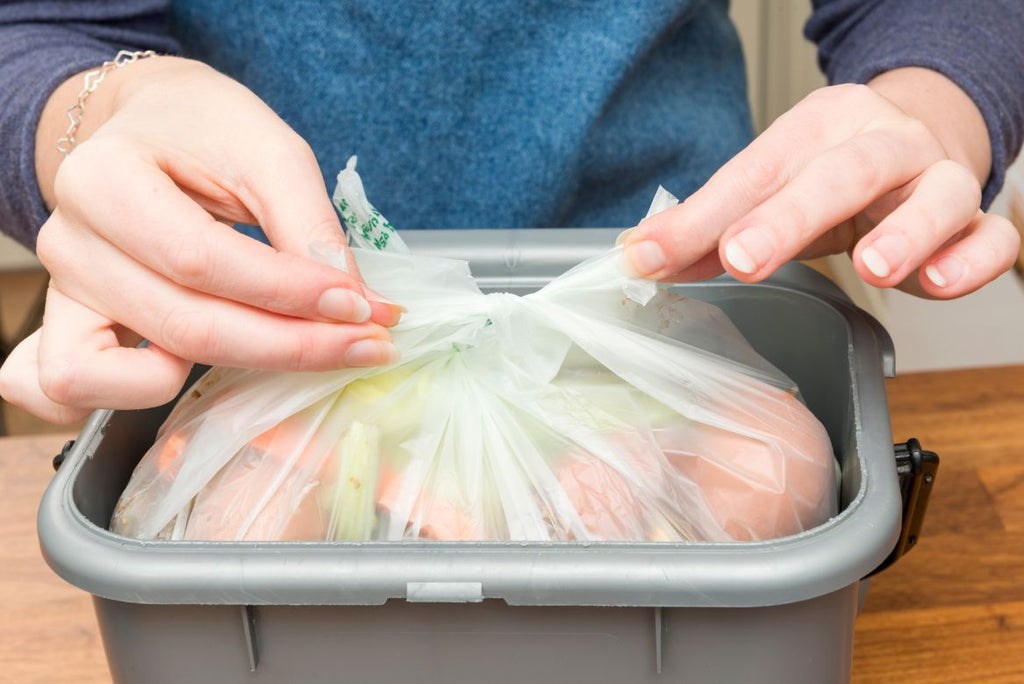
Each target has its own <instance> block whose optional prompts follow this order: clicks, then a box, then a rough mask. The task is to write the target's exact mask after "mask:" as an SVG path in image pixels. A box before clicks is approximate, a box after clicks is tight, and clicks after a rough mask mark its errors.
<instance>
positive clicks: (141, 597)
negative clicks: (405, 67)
mask: <svg viewBox="0 0 1024 684" xmlns="http://www.w3.org/2000/svg"><path fill="white" fill-rule="evenodd" d="M431 232H432V236H431V237H432V238H433V237H436V236H437V234H438V233H441V234H460V233H464V231H431ZM488 232H491V231H488ZM505 232H506V233H508V232H515V231H505ZM527 232H529V231H527ZM551 232H552V233H555V232H558V231H551ZM562 232H565V231H562ZM587 232H588V233H591V234H594V233H599V232H602V231H587ZM604 233H605V236H604V237H613V236H614V234H615V231H604ZM572 234H573V238H574V240H578V238H579V235H580V234H579V233H578V232H575V231H573V232H572ZM555 237H556V238H557V236H555ZM410 242H415V240H413V241H410ZM609 242H610V239H609V240H605V239H603V238H602V239H598V240H596V241H595V242H594V244H597V245H602V246H606V245H607V244H608V243H609ZM577 246H578V243H577ZM414 248H415V247H414ZM442 248H443V247H442ZM506 265H507V264H506ZM474 272H476V271H475V270H474ZM501 277H502V279H503V282H508V281H509V280H510V276H509V275H508V274H505V275H502V276H501ZM511 279H512V280H514V277H513V278H511ZM480 280H481V282H482V284H484V285H486V281H487V278H486V276H485V277H482V278H480ZM710 282H713V283H714V284H716V285H726V286H730V287H732V286H737V287H746V288H749V287H759V288H772V289H774V290H777V291H779V292H783V293H786V294H787V295H788V296H796V297H809V298H812V299H814V300H817V301H818V302H820V303H822V304H823V305H825V306H828V307H830V308H831V309H833V310H834V311H835V312H836V313H837V314H838V315H839V316H840V317H841V318H842V319H843V321H844V323H845V325H846V326H847V330H848V333H849V336H848V340H849V346H848V349H847V353H848V355H849V356H850V369H851V377H850V381H851V390H852V395H853V410H854V414H855V415H854V419H855V420H854V424H855V425H856V426H857V427H856V434H855V435H854V436H853V448H854V449H855V450H856V452H857V453H858V455H859V457H860V458H859V463H860V467H861V482H860V489H859V491H858V492H857V494H856V496H855V497H854V499H853V500H851V501H850V502H849V503H848V505H847V506H846V507H845V508H844V510H843V511H841V512H840V513H839V514H838V515H837V516H835V517H833V518H832V519H830V520H829V521H827V522H825V523H824V524H822V525H820V526H818V527H816V528H814V529H812V530H808V531H806V532H802V533H800V534H797V535H793V536H789V537H784V538H780V539H773V540H769V541H763V542H744V543H687V544H670V543H661V542H642V543H626V542H591V543H588V542H564V543H548V542H414V541H402V542H166V541H160V542H156V541H140V540H134V539H129V538H126V537H121V536H118V535H115V534H113V533H111V532H109V531H107V530H105V529H102V528H100V527H98V526H96V525H95V524H93V523H92V522H90V521H89V520H88V519H87V518H86V517H85V515H84V514H82V512H81V511H79V510H78V508H77V506H76V505H75V502H74V497H73V486H74V482H75V480H76V477H77V475H78V473H79V471H80V470H81V469H82V467H83V465H84V464H85V462H86V461H87V460H88V459H89V458H91V456H92V454H93V452H94V451H95V449H96V447H97V445H98V444H99V442H100V440H101V439H102V438H103V435H104V432H105V426H106V424H107V422H108V420H109V419H110V417H111V415H112V414H113V412H112V411H97V412H96V413H94V414H93V415H92V416H91V417H90V419H89V420H88V422H87V423H86V425H85V427H84V429H83V431H82V433H81V435H80V437H79V439H78V440H77V441H76V443H75V445H74V447H73V448H72V450H71V451H70V453H69V454H68V455H67V458H66V459H65V462H64V464H63V465H62V466H61V467H60V469H59V470H58V472H57V473H56V475H55V476H54V478H53V480H52V482H51V483H50V485H49V487H48V488H47V490H46V492H45V494H44V496H43V499H42V501H41V504H40V509H39V516H38V533H39V540H40V548H41V550H42V552H43V556H44V558H45V560H46V562H47V563H48V564H49V565H50V567H51V568H52V569H53V570H54V571H55V572H56V573H57V574H58V575H60V576H61V577H62V578H63V579H65V580H66V581H68V582H69V583H71V584H73V585H75V586H77V587H79V588H81V589H83V590H85V591H88V592H89V593H91V594H94V595H96V596H100V597H103V598H106V599H112V600H116V601H123V602H129V603H141V604H222V605H325V606H326V605H378V604H382V603H384V602H385V601H387V600H391V599H408V600H420V599H418V598H417V597H419V596H421V595H422V592H421V589H422V587H424V586H427V587H430V591H429V592H427V593H428V594H429V596H430V598H429V599H427V600H431V601H440V602H447V601H450V602H463V601H476V600H483V599H501V600H504V601H505V602H507V603H508V604H510V605H522V606H568V605H572V606H636V607H733V608H750V607H767V606H776V605H783V604H788V603H794V602H797V601H803V600H809V599H813V598H816V597H819V596H822V595H825V594H829V593H832V592H834V591H838V590H840V589H843V588H845V587H847V586H849V585H850V584H852V583H855V582H857V581H859V580H860V579H861V578H862V577H864V576H865V575H867V574H869V573H870V572H871V571H872V570H873V569H874V568H875V567H877V565H878V564H879V563H881V562H882V561H883V560H884V559H885V558H886V557H887V555H888V554H889V552H890V551H891V549H892V548H893V546H894V545H895V543H896V539H897V536H898V533H899V526H900V514H901V505H900V495H899V491H898V487H897V480H896V473H895V466H894V461H893V440H892V436H891V431H890V428H889V416H888V407H887V402H886V395H885V386H884V376H885V375H892V373H893V350H892V342H891V340H890V338H889V336H888V334H887V333H886V331H885V330H884V328H883V327H882V326H881V325H880V324H879V323H878V322H877V321H876V320H875V319H873V318H872V317H871V316H869V315H868V314H866V313H865V312H863V311H861V310H860V309H858V308H856V307H855V306H854V305H853V304H852V303H851V302H850V300H849V299H848V298H847V297H846V295H845V294H843V293H842V291H841V290H839V289H838V288H837V287H835V286H834V285H833V284H832V283H831V282H830V281H828V280H827V279H826V278H824V276H821V275H820V274H818V273H816V272H814V271H813V270H812V269H810V268H808V267H805V266H802V265H799V264H790V265H787V266H786V267H784V268H783V269H781V270H780V271H779V272H777V273H776V275H774V276H772V277H771V278H770V279H768V280H767V281H764V282H763V283H761V284H758V285H749V284H745V283H739V282H737V281H735V280H732V279H731V278H728V277H727V276H724V277H720V278H718V279H715V280H714V281H710ZM528 284H529V283H526V282H525V281H524V286H526V285H528ZM871 359H876V360H877V361H876V362H871V361H870V360H871ZM865 360H867V362H865ZM865 426H870V428H871V429H865ZM411 550H415V553H409V552H410V551H411ZM282 555H285V556H286V558H285V559H284V560H283V561H282Z"/></svg>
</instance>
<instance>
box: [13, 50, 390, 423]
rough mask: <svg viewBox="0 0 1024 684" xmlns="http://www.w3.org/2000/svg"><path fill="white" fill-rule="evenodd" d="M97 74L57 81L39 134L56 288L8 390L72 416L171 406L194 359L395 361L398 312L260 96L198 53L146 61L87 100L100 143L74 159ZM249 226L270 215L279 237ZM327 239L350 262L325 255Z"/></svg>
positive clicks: (44, 254)
mask: <svg viewBox="0 0 1024 684" xmlns="http://www.w3.org/2000/svg"><path fill="white" fill-rule="evenodd" d="M81 82H82V81H81V77H79V76H76V77H74V78H72V79H69V81H68V82H66V83H65V84H64V85H63V86H61V88H59V89H58V90H57V91H56V92H55V93H54V95H53V96H52V97H51V98H50V101H49V103H48V104H47V107H46V110H45V111H44V113H43V118H42V121H41V124H40V128H39V132H38V135H39V141H38V144H37V151H36V152H37V155H36V165H37V171H38V175H39V179H40V187H41V190H42V192H43V197H44V200H46V202H47V204H48V205H49V206H50V207H52V208H53V214H52V215H51V217H50V219H49V220H48V221H47V222H46V224H45V225H44V226H43V227H42V230H41V231H40V233H39V239H38V244H37V253H38V256H39V258H40V260H41V261H42V262H43V265H44V266H45V267H46V269H47V270H48V271H49V272H50V275H51V282H50V289H49V292H48V295H47V303H46V314H45V318H44V322H43V326H42V328H41V330H40V331H39V332H37V333H36V334H35V335H33V336H32V337H30V338H29V339H28V340H26V341H25V342H24V343H23V344H22V345H20V346H19V347H18V349H17V350H15V352H14V353H13V354H12V355H11V357H10V358H9V360H8V361H7V363H6V364H5V365H4V367H3V369H2V371H0V392H2V394H3V396H4V397H5V398H7V399H8V400H9V401H11V402H12V403H14V404H18V405H20V406H23V407H24V408H26V409H28V410H29V411H32V412H33V413H36V414H38V415H40V416H42V417H44V418H47V419H49V420H53V421H56V422H66V421H70V420H74V419H76V418H79V417H81V416H83V415H84V414H85V413H87V411H88V410H89V409H93V408H138V407H145V406H153V405H158V404H160V403H163V402H166V401H168V400H170V399H172V398H173V397H174V395H175V394H176V393H177V391H178V390H179V389H180V387H181V385H182V383H183V382H184V380H185V378H186V376H187V374H188V371H189V368H190V367H191V362H193V361H197V362H202V363H208V364H221V365H228V366H242V367H251V368H262V369H269V370H292V371H303V370H308V371H312V370H323V369H332V368H339V367H343V366H366V365H377V364H384V363H388V362H390V361H393V360H394V358H395V356H396V351H395V348H394V346H393V345H392V344H391V342H390V335H389V333H388V331H387V329H386V326H389V325H393V324H394V323H395V322H397V320H398V316H399V311H398V308H397V307H395V306H394V305H392V304H390V303H388V302H384V301H382V300H381V299H380V298H379V297H378V296H376V295H375V294H374V293H373V292H372V291H369V290H367V289H366V288H364V286H363V284H362V282H361V279H360V277H359V273H358V271H357V269H356V267H355V264H354V262H353V260H352V259H351V254H349V253H348V248H347V247H346V246H345V244H344V240H343V236H342V230H341V226H340V224H339V221H338V218H337V216H336V214H335V212H334V209H333V207H332V206H331V204H330V201H329V199H328V196H327V193H326V191H325V188H324V183H323V179H322V177H321V174H320V170H319V167H318V165H317V162H316V159H315V158H314V156H313V153H312V151H311V150H310V148H309V146H308V145H307V144H306V143H305V142H304V141H303V140H302V139H301V138H300V137H299V136H298V135H297V134H296V133H295V132H294V131H292V130H291V129H290V128H289V127H288V126H287V125H286V124H285V123H284V122H283V121H282V120H281V119H280V118H278V117H277V116H276V115H275V114H274V113H273V112H272V111H271V110H270V109H269V108H268V107H267V106H266V105H265V104H264V103H263V102H262V101H260V99H259V98H257V97H256V96H255V95H254V94H253V93H252V92H250V91H249V90H247V89H246V88H245V87H243V86H242V85H240V84H238V83H237V82H235V81H233V80H231V79H230V78H228V77H226V76H223V75H221V74H219V73H217V72H216V71H214V70H213V69H211V68H209V67H207V66H204V65H202V64H200V63H197V62H192V61H189V60H183V59H177V58H171V57H155V58H150V59H146V60H140V61H138V62H136V63H134V64H131V65H130V66H128V67H125V68H123V69H116V70H114V71H112V72H110V73H109V74H108V77H107V79H106V80H105V81H104V83H103V84H102V85H101V86H100V87H99V88H98V89H97V90H96V92H95V93H94V94H93V95H92V96H91V97H90V98H89V100H87V103H86V109H85V115H84V120H83V127H82V130H81V131H80V133H79V140H82V139H83V138H85V140H84V142H80V143H79V145H78V147H77V148H75V149H74V150H73V151H72V153H71V154H70V155H69V156H68V157H67V158H66V159H64V160H63V161H61V160H60V157H59V156H58V153H57V152H56V150H55V149H54V144H55V142H56V140H57V138H58V137H59V136H60V135H61V134H62V132H63V126H64V125H65V121H66V120H65V118H64V110H65V109H66V108H67V107H68V106H69V105H70V104H71V103H73V101H74V95H75V94H76V93H77V92H78V89H79V88H80V87H81ZM58 165H59V168H58ZM233 222H243V223H253V224H259V225H260V226H262V227H263V229H264V230H265V232H266V233H267V235H268V237H269V238H270V241H271V242H272V243H273V245H274V247H268V246H266V245H264V244H261V243H259V242H257V241H255V240H252V239H251V238H248V237H246V236H244V235H241V234H239V233H237V232H235V231H234V230H233V229H232V228H231V227H230V224H231V223H233ZM316 242H319V243H321V245H329V246H330V247H332V248H334V249H336V250H337V251H338V253H339V254H340V255H344V258H345V260H346V261H347V263H348V264H349V272H348V273H345V272H343V271H340V270H337V269H335V268H331V267H328V266H326V265H323V264H319V263H316V262H314V261H312V260H311V259H310V258H308V256H309V251H308V250H309V247H310V245H311V244H312V243H316ZM275 247H276V249H275ZM142 338H145V339H148V340H149V341H150V344H149V346H147V347H144V348H138V349H137V348H135V345H136V344H137V343H138V342H139V341H140V340H141V339H142Z"/></svg>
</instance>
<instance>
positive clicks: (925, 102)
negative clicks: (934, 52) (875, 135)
mask: <svg viewBox="0 0 1024 684" xmlns="http://www.w3.org/2000/svg"><path fill="white" fill-rule="evenodd" d="M867 85H868V87H870V88H871V89H872V90H874V91H875V92H877V93H878V94H879V95H881V96H883V97H885V98H886V99H887V100H889V101H890V102H892V103H893V104H895V105H896V106H898V107H899V108H900V109H902V110H903V111H904V112H905V113H906V114H907V115H908V116H911V117H913V118H915V119H917V120H918V121H921V122H922V123H923V124H924V125H925V126H927V127H928V129H929V131H930V132H931V133H932V135H934V136H935V138H936V139H937V140H938V141H939V143H940V144H941V145H942V147H943V149H944V150H945V151H946V154H947V155H949V158H950V159H952V160H953V161H955V162H957V163H959V164H962V165H963V166H965V167H966V168H968V169H969V170H970V171H971V173H972V174H974V176H975V178H977V179H978V182H979V184H981V185H985V182H986V181H987V180H988V177H989V174H990V172H991V170H992V149H991V141H990V139H989V135H988V128H987V126H986V125H985V119H984V118H983V117H982V114H981V111H980V110H979V109H978V107H977V105H975V104H974V101H973V100H971V98H970V96H968V95H967V93H965V92H964V91H963V90H962V89H961V88H960V87H959V86H958V85H957V84H956V83H954V82H953V81H952V80H950V79H949V78H947V77H946V76H944V75H942V74H940V73H939V72H937V71H933V70H931V69H925V68H921V67H904V68H900V69H893V70H892V71H886V72H884V73H881V74H879V75H878V76H876V77H875V78H873V79H871V81H869V82H868V84H867Z"/></svg>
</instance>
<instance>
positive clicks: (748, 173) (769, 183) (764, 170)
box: [739, 155, 786, 201]
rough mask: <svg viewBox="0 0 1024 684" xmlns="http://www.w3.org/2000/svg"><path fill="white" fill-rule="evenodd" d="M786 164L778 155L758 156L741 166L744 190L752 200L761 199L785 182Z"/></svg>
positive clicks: (740, 176)
mask: <svg viewBox="0 0 1024 684" xmlns="http://www.w3.org/2000/svg"><path fill="white" fill-rule="evenodd" d="M784 168H785V167H784V164H783V161H782V159H781V157H778V156H774V155H772V156H764V155H763V156H758V157H755V158H752V159H750V160H749V161H748V162H747V163H746V164H744V165H743V166H742V167H740V174H739V182H740V187H741V190H742V192H743V193H744V194H745V195H746V196H747V197H748V199H750V200H751V201H761V200H763V199H765V198H767V197H769V196H771V195H773V194H775V193H776V192H778V190H779V188H781V187H782V186H783V185H784V184H785V182H786V178H785V171H784Z"/></svg>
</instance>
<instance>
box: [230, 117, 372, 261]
mask: <svg viewBox="0 0 1024 684" xmlns="http://www.w3.org/2000/svg"><path fill="white" fill-rule="evenodd" d="M255 159H256V160H257V161H256V163H251V164H248V165H246V167H245V169H244V171H245V175H244V176H242V177H241V179H240V181H241V186H242V189H243V190H244V192H246V193H247V194H248V199H247V202H246V204H247V206H249V208H250V209H251V210H252V212H253V214H254V215H255V216H256V218H257V219H259V222H260V225H261V226H262V227H263V230H264V232H266V234H267V237H269V238H270V241H271V243H273V245H274V246H275V247H277V248H278V249H280V250H282V251H284V252H288V253H290V254H295V255H299V256H307V255H308V254H309V248H310V245H312V244H314V243H320V244H329V245H333V246H335V247H336V248H337V249H338V250H340V251H343V252H344V253H346V254H347V253H348V246H347V242H346V241H345V234H344V231H343V230H342V228H341V221H340V219H339V218H338V214H337V212H335V210H334V206H333V205H332V204H331V201H330V198H329V196H328V194H327V188H326V186H325V185H324V178H323V175H322V174H321V172H320V166H319V164H317V161H316V157H315V156H314V154H313V151H312V149H311V148H310V147H309V145H308V144H307V143H306V141H304V140H303V139H302V138H300V137H299V136H297V135H294V134H288V135H283V136H279V137H276V138H274V139H272V140H268V141H266V142H265V144H264V145H263V146H262V148H261V149H260V150H259V156H257V157H255ZM349 263H350V264H351V265H352V267H353V268H354V265H355V264H354V262H353V261H352V260H351V258H349ZM353 272H355V271H353Z"/></svg>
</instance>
